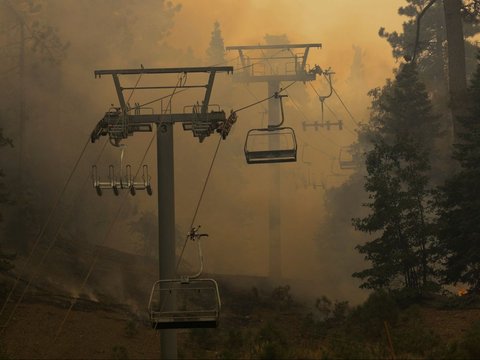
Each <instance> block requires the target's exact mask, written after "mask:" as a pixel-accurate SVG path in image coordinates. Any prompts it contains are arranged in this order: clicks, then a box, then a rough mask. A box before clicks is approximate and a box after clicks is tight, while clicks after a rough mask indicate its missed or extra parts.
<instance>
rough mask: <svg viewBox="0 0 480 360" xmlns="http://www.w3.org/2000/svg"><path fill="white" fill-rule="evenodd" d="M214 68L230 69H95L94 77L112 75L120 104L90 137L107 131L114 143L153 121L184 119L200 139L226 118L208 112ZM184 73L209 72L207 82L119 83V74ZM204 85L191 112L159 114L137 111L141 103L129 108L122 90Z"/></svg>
mask: <svg viewBox="0 0 480 360" xmlns="http://www.w3.org/2000/svg"><path fill="white" fill-rule="evenodd" d="M217 72H226V73H233V67H232V66H208V67H185V68H152V69H146V68H140V69H114V70H95V72H94V74H95V77H96V78H99V77H101V76H102V75H112V77H113V82H114V84H115V90H116V92H117V96H118V101H119V105H120V108H113V109H110V110H109V111H108V112H107V113H106V114H105V116H104V117H103V119H102V120H100V122H99V123H98V124H97V126H96V127H95V129H94V130H93V132H92V135H91V140H92V142H95V141H96V140H97V139H98V138H99V137H100V136H105V135H108V136H109V137H110V140H111V141H113V142H114V143H115V144H116V145H117V146H118V144H119V142H120V141H121V140H122V139H126V138H127V137H128V136H131V135H133V133H135V132H148V131H152V124H157V125H159V124H161V123H166V124H173V123H176V122H180V123H183V125H184V126H183V127H184V129H185V130H191V131H192V132H193V135H194V136H195V137H198V138H199V140H200V142H202V141H203V139H204V138H205V137H207V136H209V135H210V134H212V133H213V132H214V131H215V130H217V129H218V128H219V127H221V126H222V124H223V123H225V122H226V117H225V112H224V111H221V110H218V111H211V112H209V103H210V97H211V94H212V89H213V82H214V80H215V74H216V73H217ZM187 73H205V74H209V78H208V83H207V84H205V83H203V84H201V85H186V84H177V85H175V86H164V85H162V86H146V87H134V88H132V87H122V86H121V84H120V77H119V75H144V74H187ZM191 88H205V95H204V98H203V101H202V104H201V106H200V105H194V106H193V113H185V112H184V113H177V114H174V113H169V114H164V113H158V114H148V115H147V114H140V109H141V107H140V106H138V105H137V106H135V107H134V108H133V110H135V112H134V113H133V114H132V111H131V110H132V109H131V108H130V106H129V104H127V102H126V101H125V97H124V95H123V90H134V89H141V90H155V89H191Z"/></svg>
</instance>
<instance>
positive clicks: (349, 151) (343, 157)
mask: <svg viewBox="0 0 480 360" xmlns="http://www.w3.org/2000/svg"><path fill="white" fill-rule="evenodd" d="M338 158H339V165H340V169H342V170H352V169H355V168H357V167H358V165H359V155H358V152H357V151H356V150H355V149H354V148H353V147H352V146H344V147H342V148H340V154H339V156H338Z"/></svg>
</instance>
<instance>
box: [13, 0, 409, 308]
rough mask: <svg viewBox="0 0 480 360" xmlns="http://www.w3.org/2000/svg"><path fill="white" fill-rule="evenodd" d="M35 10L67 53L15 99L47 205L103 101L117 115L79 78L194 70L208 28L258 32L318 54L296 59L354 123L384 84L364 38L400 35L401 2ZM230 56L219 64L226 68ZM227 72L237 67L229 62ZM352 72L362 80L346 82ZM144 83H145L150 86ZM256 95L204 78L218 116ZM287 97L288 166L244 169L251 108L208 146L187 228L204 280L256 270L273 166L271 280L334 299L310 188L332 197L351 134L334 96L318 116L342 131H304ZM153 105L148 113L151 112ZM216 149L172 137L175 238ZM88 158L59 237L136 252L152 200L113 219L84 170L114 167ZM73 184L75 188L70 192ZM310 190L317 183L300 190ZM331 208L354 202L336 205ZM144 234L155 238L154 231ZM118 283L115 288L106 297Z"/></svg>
mask: <svg viewBox="0 0 480 360" xmlns="http://www.w3.org/2000/svg"><path fill="white" fill-rule="evenodd" d="M42 4H43V7H44V8H43V10H42V12H41V13H40V15H38V16H42V17H43V18H42V20H43V21H45V22H47V23H49V24H51V25H52V26H53V27H54V28H56V29H57V31H58V34H59V36H60V37H61V38H62V39H64V41H68V43H69V44H70V46H69V49H68V51H67V57H66V58H65V60H63V61H62V64H61V68H60V69H61V72H60V78H58V79H57V81H56V83H55V84H56V85H52V84H50V85H51V86H52V88H50V89H49V91H45V88H48V87H45V85H42V86H36V87H35V86H32V87H31V88H30V89H29V91H30V95H29V98H30V99H31V101H30V102H29V109H30V110H31V115H30V119H31V126H29V130H28V131H29V134H30V135H29V136H28V153H29V157H28V159H29V170H30V173H31V174H35V178H36V180H35V181H36V185H35V186H36V187H37V188H40V187H41V186H43V185H45V184H48V191H47V192H48V194H57V193H58V191H59V189H60V188H61V186H62V181H63V179H65V178H66V177H67V175H68V172H69V171H70V169H71V168H72V164H73V162H74V161H75V159H76V156H78V152H79V149H80V148H81V147H82V144H83V143H84V141H85V140H86V139H87V138H88V135H89V133H90V131H91V130H92V129H93V127H94V126H95V124H96V123H97V121H98V120H99V119H100V118H101V117H102V116H103V113H104V112H105V111H107V110H108V108H109V107H110V104H115V105H117V98H116V93H115V90H114V86H113V82H112V79H111V78H110V77H106V76H105V77H102V78H101V79H95V78H94V76H93V70H95V69H105V68H130V67H135V68H138V67H140V65H141V64H142V65H143V66H145V67H162V66H175V67H180V66H199V65H207V64H206V49H207V48H208V46H209V41H210V34H211V31H212V29H213V24H214V22H215V21H217V20H218V21H219V23H220V26H221V31H222V36H223V39H224V42H225V44H226V45H248V44H258V43H263V42H264V37H265V35H266V34H270V35H280V36H281V35H286V36H287V37H288V39H289V41H290V42H291V43H309V42H320V43H322V44H323V48H322V49H321V50H314V49H312V51H311V53H310V57H309V61H308V62H309V64H310V65H312V66H313V65H314V64H319V65H320V66H321V67H322V68H323V69H326V68H328V67H331V68H332V70H333V71H334V72H335V75H334V77H333V80H334V86H335V89H336V90H337V92H338V94H340V95H341V98H342V100H343V101H344V102H345V103H346V104H347V105H348V106H349V109H350V110H351V112H352V115H354V117H355V121H357V122H358V121H362V120H365V119H366V116H368V111H367V107H368V98H367V96H366V93H367V91H368V90H369V89H370V88H373V87H376V86H380V85H382V84H383V82H384V80H385V78H387V77H390V76H391V69H392V67H393V66H394V63H393V60H392V58H391V56H390V48H389V46H388V44H387V43H386V42H385V41H384V40H383V39H380V38H379V37H378V36H377V31H378V28H379V27H381V26H387V27H388V28H389V29H392V28H396V27H398V26H399V25H400V22H401V19H400V18H399V17H398V16H397V15H396V9H397V8H398V6H399V5H400V4H402V1H400V0H395V1H388V2H386V1H383V2H379V1H375V0H364V1H361V2H360V1H342V2H338V1H332V0H329V1H326V0H324V1H315V0H299V1H286V0H231V1H228V2H225V1H223V0H210V1H209V2H208V4H207V3H206V2H200V1H196V0H183V1H174V2H169V1H153V0H150V1H134V2H132V1H110V0H103V1H98V0H96V1H93V0H91V1H80V2H79V1H74V0H64V1H43V2H42ZM352 46H355V49H361V51H358V50H354V49H352ZM31 56H32V57H34V54H31ZM236 56H237V54H234V53H227V54H226V58H227V59H228V60H232V59H234V58H235V57H236ZM229 65H234V66H236V65H237V64H236V62H235V61H231V62H230V63H229ZM360 67H361V68H362V71H358V70H359V68H360ZM32 72H33V71H32ZM47 80H48V79H47ZM124 80H125V81H126V83H125V84H126V86H133V85H134V84H135V82H136V81H137V80H138V78H136V77H132V78H131V79H124V78H122V81H124ZM158 80H159V78H156V79H155V81H156V84H157V85H158ZM161 81H165V82H167V83H169V84H175V83H176V81H177V78H176V77H175V76H171V77H168V76H166V77H165V78H162V80H161ZM188 81H189V82H190V81H191V82H195V81H200V82H205V78H203V79H202V78H201V77H195V76H189V79H188ZM32 83H33V80H32ZM150 84H151V83H150V79H147V77H145V78H142V79H141V85H150ZM152 84H153V82H152ZM312 86H313V87H314V88H315V89H316V90H317V91H318V92H319V93H320V94H322V93H325V91H327V90H328V87H327V84H326V82H325V79H321V78H319V79H318V80H317V81H315V82H313V83H312ZM164 94H165V93H155V94H154V96H152V95H144V94H141V93H140V92H135V93H134V94H133V96H132V99H131V103H133V102H140V103H142V102H145V101H148V100H149V99H151V98H152V97H153V98H155V97H160V96H162V95H164ZM267 95H270V94H267V89H266V85H265V84H250V85H242V84H239V83H235V82H233V80H232V76H231V75H226V74H218V75H217V79H216V83H215V86H214V91H213V94H212V101H211V102H212V103H220V104H221V105H222V107H223V108H224V110H225V111H226V112H228V111H229V110H230V109H238V108H240V107H242V106H244V105H247V104H250V103H253V102H255V101H257V100H259V99H263V98H265V97H266V96H267ZM288 95H289V98H287V99H285V111H286V118H287V120H286V122H287V124H286V125H288V126H292V127H293V128H294V129H295V131H296V133H297V140H298V142H299V161H298V162H297V163H293V164H281V165H272V166H268V165H267V166H250V165H246V164H245V160H244V157H243V144H244V140H245V134H246V132H247V131H248V129H250V128H254V127H260V126H261V125H262V114H261V112H263V111H264V110H265V108H266V104H265V103H264V104H261V105H258V106H256V107H252V108H249V109H248V110H245V111H242V112H241V113H239V121H238V122H237V124H235V126H234V129H233V131H232V133H231V135H230V136H229V138H228V139H227V141H225V142H224V143H223V144H222V145H221V148H220V153H219V155H218V158H217V160H216V163H215V166H214V168H213V172H212V176H211V180H210V181H209V183H208V186H207V188H206V193H205V196H204V199H203V201H202V203H201V205H200V208H199V214H198V217H197V219H196V222H195V224H194V225H198V224H201V225H202V228H203V230H204V231H205V232H208V233H209V235H210V236H209V238H207V239H205V240H204V241H203V247H204V257H205V267H206V268H205V271H206V272H209V273H221V274H243V275H266V274H267V273H268V263H267V259H268V196H269V191H268V189H269V181H270V174H271V167H273V166H275V167H279V168H280V173H281V175H280V176H281V194H280V203H281V206H282V208H281V217H282V222H281V234H282V235H281V236H282V253H283V258H282V267H283V273H284V275H285V277H286V278H287V279H290V280H291V281H297V282H298V283H299V284H300V283H307V284H308V285H307V286H304V288H305V289H307V288H308V289H309V290H308V291H307V290H305V291H304V292H305V293H307V292H308V293H309V295H311V296H316V295H318V296H319V295H321V294H327V295H330V294H332V296H339V297H340V296H341V297H347V298H348V297H349V292H350V290H351V291H354V289H356V283H354V282H353V280H352V279H350V277H349V276H347V275H348V274H343V275H345V277H346V278H345V279H332V277H331V274H332V273H335V272H332V271H331V270H332V269H331V266H334V264H333V263H328V264H327V263H322V262H321V261H319V259H322V256H323V258H324V257H328V254H323V255H322V256H319V251H321V249H324V248H325V247H324V246H322V242H328V241H332V239H329V238H325V239H318V235H317V234H318V233H319V227H321V226H326V224H324V223H323V219H324V218H325V216H326V209H325V205H324V191H323V190H322V186H323V187H332V186H338V185H339V184H341V183H342V182H343V181H345V180H346V179H347V176H344V175H348V174H345V173H342V172H341V171H340V169H339V168H338V159H337V158H338V154H339V149H340V147H342V146H347V145H349V144H351V143H352V142H353V141H354V140H355V139H356V134H355V132H354V129H355V127H356V125H355V123H354V122H353V121H352V120H351V119H350V116H349V115H348V114H347V113H346V111H345V109H344V108H343V105H342V104H341V102H340V101H339V99H338V98H336V97H335V96H332V97H331V98H329V99H328V100H327V101H326V104H327V105H328V106H329V108H330V109H331V110H332V112H330V111H329V110H326V112H325V117H326V119H329V120H331V121H335V119H336V118H338V119H341V120H343V122H344V123H345V127H346V129H345V130H343V131H338V130H337V129H335V128H333V129H332V130H330V131H327V130H325V129H323V130H322V129H321V130H319V131H318V132H316V131H314V130H313V129H308V130H307V131H304V130H303V129H302V125H301V124H302V122H303V121H307V122H312V121H318V120H320V102H319V101H318V98H317V95H316V94H315V92H314V91H313V89H312V88H311V87H310V86H309V85H308V84H301V83H298V84H295V85H293V86H292V87H291V88H289V90H288ZM202 97H203V93H202V92H201V91H190V92H187V93H185V94H181V95H178V96H176V97H175V98H174V99H173V109H172V111H173V112H183V107H184V106H187V105H192V104H194V103H195V102H196V101H201V99H202ZM12 106H13V104H12ZM155 106H156V109H157V111H158V110H159V106H160V105H159V104H155ZM164 106H165V104H164ZM264 125H265V122H264ZM40 134H41V135H40ZM151 136H152V134H139V135H135V137H133V138H131V139H128V140H127V141H126V142H125V143H126V145H127V148H126V152H125V162H124V163H130V164H132V169H133V171H134V172H135V171H136V168H137V167H138V166H139V164H140V161H141V159H142V157H143V155H144V153H145V151H146V149H147V147H148V144H149V142H150V140H151ZM216 139H217V137H216V136H214V137H212V138H210V139H207V140H206V141H205V142H204V143H203V144H198V142H197V140H196V139H193V137H192V134H191V133H190V132H184V131H183V130H182V129H181V126H177V127H176V133H175V144H176V145H175V179H176V194H175V195H176V222H177V225H178V228H179V229H180V230H181V231H182V232H183V233H186V232H187V231H188V230H189V229H188V227H189V226H190V222H191V221H192V216H193V213H194V209H195V207H196V205H197V201H198V198H199V196H200V193H201V190H202V187H203V183H204V180H205V176H206V173H207V171H208V167H209V165H210V161H211V159H212V156H213V152H214V150H215V146H216V141H217V140H216ZM154 147H155V146H153V148H152V149H150V150H149V152H148V153H147V156H146V160H145V163H146V164H148V165H149V166H150V172H151V176H152V183H153V184H156V176H157V173H156V168H155V163H156V161H155V154H154V152H155V151H154V150H155V149H154ZM101 148H102V145H101V142H100V143H96V144H94V145H89V147H88V148H87V152H86V154H85V158H84V160H83V161H82V162H81V163H80V164H79V170H78V172H77V173H76V175H75V178H74V180H73V182H72V188H71V190H69V192H68V193H67V195H66V197H65V199H64V201H63V204H64V206H65V207H67V208H68V204H71V203H74V208H73V210H72V212H71V213H70V215H68V214H69V213H64V214H62V215H64V216H66V217H68V219H67V221H66V225H65V230H64V232H69V233H72V234H75V236H78V237H80V238H79V239H78V240H79V241H88V242H91V243H96V244H102V245H105V246H109V247H113V248H115V249H118V250H122V251H126V252H131V253H135V252H136V251H137V250H136V247H138V243H137V244H135V241H132V238H133V237H134V235H133V234H132V232H131V229H130V228H129V222H130V221H131V219H135V218H137V217H138V216H140V214H141V213H142V212H146V211H151V212H153V211H156V206H157V205H156V196H155V194H154V196H152V197H148V196H147V195H146V194H143V193H140V194H138V195H137V196H136V197H135V198H132V199H129V200H128V201H127V202H126V205H125V206H124V208H123V209H122V211H121V212H119V213H118V215H115V214H116V213H117V210H118V208H119V206H120V203H121V198H116V197H114V196H113V194H110V193H107V192H106V194H105V195H104V196H103V197H102V198H100V199H99V198H97V197H96V195H95V193H94V190H93V189H92V188H91V187H90V180H89V174H90V171H91V168H90V167H91V165H92V164H93V163H96V164H97V168H98V171H99V175H101V176H102V177H103V178H105V177H106V176H107V168H108V165H109V164H114V165H115V166H119V163H120V153H119V151H118V150H117V149H114V148H112V147H110V146H109V145H108V146H107V148H106V149H105V151H104V152H103V153H102V156H101V157H100V160H99V161H97V158H98V155H99V154H100V151H101ZM12 169H13V168H12ZM12 171H13V170H12ZM160 175H161V174H160ZM85 181H87V185H86V186H84V185H83V184H84V183H85ZM313 185H318V186H317V187H315V188H314V187H313ZM154 191H156V189H155V186H154ZM52 198H53V195H50V201H44V202H43V204H51V203H52V200H51V199H52ZM43 206H44V209H43V210H44V212H45V205H43ZM342 206H346V207H348V206H360V204H355V203H349V202H348V201H347V202H345V204H342ZM114 220H115V222H114ZM112 223H114V224H115V225H114V226H113V227H112V226H111V224H112ZM150 233H151V234H153V235H152V236H154V234H156V232H155V231H150ZM319 244H320V246H319ZM345 246H347V245H345ZM348 246H350V244H349V245H348ZM352 246H353V244H352ZM351 253H352V252H351V251H350V252H349V254H350V255H351ZM350 255H349V256H350ZM352 256H353V255H352ZM185 259H186V261H187V262H188V263H189V264H192V266H195V265H194V264H196V263H197V253H196V247H195V244H191V243H190V244H188V245H187V249H186V253H185ZM345 262H348V259H346V260H345ZM290 280H289V281H290ZM122 283H123V282H122V281H119V282H118V283H116V282H115V286H114V287H118V286H120V285H121V284H122ZM118 294H120V295H121V294H122V292H121V291H119V292H118ZM120 295H119V296H120ZM349 300H352V299H349Z"/></svg>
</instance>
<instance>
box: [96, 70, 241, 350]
mask: <svg viewBox="0 0 480 360" xmlns="http://www.w3.org/2000/svg"><path fill="white" fill-rule="evenodd" d="M217 72H229V73H231V72H233V67H231V66H225V67H192V68H163V69H145V68H141V69H123V70H96V71H95V77H101V76H102V75H111V76H112V77H113V82H114V84H115V89H116V92H117V96H118V101H119V104H120V106H119V107H118V108H113V109H111V110H109V111H108V112H107V113H106V114H105V116H104V117H103V118H102V119H101V120H100V122H99V123H98V124H97V126H96V127H95V129H94V130H93V132H92V134H91V140H92V142H95V141H96V140H97V139H99V138H100V136H108V137H109V139H110V142H111V143H112V145H114V146H119V144H120V142H121V141H122V140H124V139H126V138H128V137H129V136H131V135H134V134H135V133H136V132H145V131H153V125H154V124H155V125H156V132H157V181H158V183H157V189H156V191H157V193H158V227H159V232H158V234H159V238H158V244H159V246H158V251H159V279H160V281H161V282H162V281H164V282H165V283H167V282H168V281H170V282H171V279H174V278H175V277H176V268H175V267H176V254H175V198H174V173H173V171H174V164H173V125H174V124H175V123H177V122H179V123H182V125H183V128H184V130H187V131H192V133H193V136H194V137H197V138H198V139H199V141H200V142H202V141H203V140H204V139H205V138H206V137H208V136H210V135H211V134H212V133H213V132H215V131H217V132H219V133H220V134H221V136H222V137H223V138H225V137H226V136H227V135H228V134H227V133H226V131H227V132H228V130H225V129H230V127H231V126H230V125H231V124H229V123H228V121H229V119H230V118H229V119H227V118H226V116H225V112H224V111H222V110H220V109H218V108H215V110H211V108H210V106H209V102H210V95H211V93H212V88H213V82H214V79H215V74H216V73H217ZM189 73H206V74H209V76H208V82H207V83H206V84H205V83H202V84H199V85H188V86H187V85H186V84H185V83H183V84H177V85H171V86H165V85H164V83H162V86H143V87H142V86H135V87H122V86H121V84H120V76H129V75H130V76H131V75H136V76H137V77H139V76H143V77H144V76H146V75H149V74H156V75H159V74H185V75H186V74H189ZM155 79H157V78H155ZM186 88H204V89H205V95H204V98H203V101H202V103H201V104H198V103H197V104H196V105H193V107H192V106H189V107H186V108H185V109H188V112H187V111H185V112H184V113H177V114H175V113H171V111H170V112H167V113H165V112H164V111H160V113H158V111H155V110H154V109H152V108H144V107H142V106H141V105H139V104H136V105H135V106H134V107H130V105H129V104H128V103H127V102H126V101H125V98H124V94H123V92H124V91H125V90H130V91H133V90H135V91H150V92H152V91H155V92H156V93H157V94H158V91H160V90H162V89H166V90H168V89H170V90H171V91H173V93H172V94H174V93H175V92H176V91H177V90H179V89H186ZM172 96H173V95H172ZM145 110H147V111H145ZM170 110H171V107H170ZM111 176H114V175H111ZM145 176H146V177H145ZM144 177H145V179H144V180H145V183H141V182H140V183H136V182H135V180H134V178H133V177H131V176H128V177H127V178H126V179H125V180H124V181H121V180H120V181H117V180H116V179H112V178H111V179H110V180H111V181H109V182H101V181H99V180H98V179H96V178H95V179H94V185H95V186H96V187H100V188H103V189H105V188H108V187H110V188H111V189H112V190H113V191H114V193H115V194H116V193H117V192H119V190H120V189H125V190H128V191H130V192H131V193H132V195H134V193H135V191H134V190H147V192H152V190H151V188H150V184H149V181H148V174H146V175H145V174H144ZM132 186H133V190H132ZM149 189H150V190H149ZM97 191H98V188H97ZM153 191H155V189H153ZM179 286H180V285H179ZM217 293H218V292H217ZM151 300H152V299H150V301H151ZM167 306H171V307H172V308H174V307H175V306H176V305H175V304H168V305H167ZM164 310H165V309H164ZM166 310H168V309H166ZM164 313H165V312H162V314H164ZM171 314H172V317H173V316H174V315H175V316H176V315H182V314H178V313H177V312H173V311H172V312H171ZM182 319H183V318H182ZM183 320H184V319H183ZM200 320H203V319H202V318H200ZM214 320H215V319H214ZM203 322H204V321H203ZM213 322H214V323H215V321H213ZM189 323H190V324H192V326H193V325H195V324H196V325H202V321H195V319H193V320H192V319H190V322H189ZM199 323H200V324H199ZM157 325H158V326H157ZM177 327H186V325H185V321H184V322H183V324H176V323H175V322H172V323H171V326H170V329H169V330H161V337H160V338H161V358H162V359H176V358H177V334H176V330H173V329H172V328H177ZM155 328H162V329H165V328H166V327H161V324H160V322H159V321H157V323H156V326H155Z"/></svg>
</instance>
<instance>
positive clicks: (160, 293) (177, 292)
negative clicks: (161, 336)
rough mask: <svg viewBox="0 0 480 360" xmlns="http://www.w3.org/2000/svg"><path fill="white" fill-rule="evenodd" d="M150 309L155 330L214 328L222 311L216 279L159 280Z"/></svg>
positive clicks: (152, 293) (151, 299)
mask: <svg viewBox="0 0 480 360" xmlns="http://www.w3.org/2000/svg"><path fill="white" fill-rule="evenodd" d="M148 307H149V313H150V321H151V324H152V327H153V328H155V329H191V328H215V327H217V326H218V321H219V316H220V308H221V303H220V296H219V291H218V284H217V282H216V281H215V280H213V279H183V280H182V279H174V280H159V281H157V282H156V283H155V284H154V286H153V288H152V292H151V294H150V301H149V306H148Z"/></svg>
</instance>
